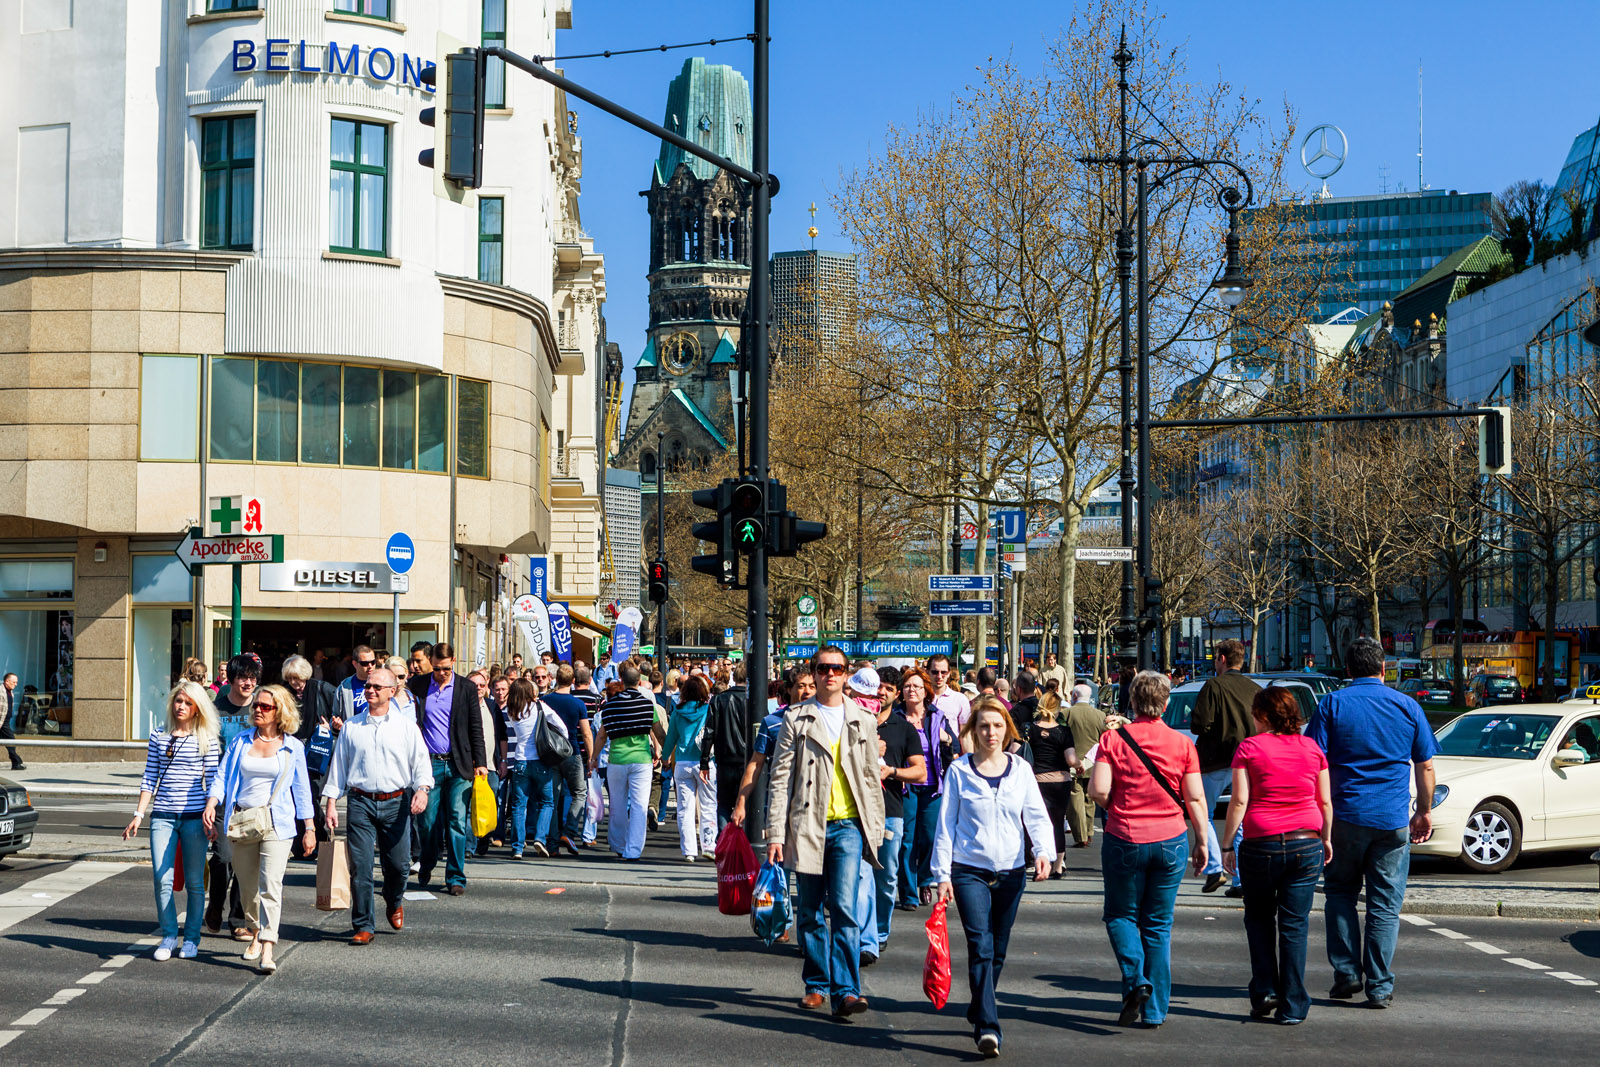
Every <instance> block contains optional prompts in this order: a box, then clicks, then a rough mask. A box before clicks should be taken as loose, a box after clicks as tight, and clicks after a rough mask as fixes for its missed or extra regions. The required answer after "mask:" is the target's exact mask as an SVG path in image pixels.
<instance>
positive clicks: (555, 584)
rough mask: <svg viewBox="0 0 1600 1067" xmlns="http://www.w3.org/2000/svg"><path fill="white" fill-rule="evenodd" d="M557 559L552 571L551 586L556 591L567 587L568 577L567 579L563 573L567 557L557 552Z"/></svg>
mask: <svg viewBox="0 0 1600 1067" xmlns="http://www.w3.org/2000/svg"><path fill="white" fill-rule="evenodd" d="M555 560H556V565H555V567H554V568H553V569H552V572H551V578H550V588H551V589H553V590H555V591H556V592H560V591H561V590H563V589H565V588H566V579H565V577H564V575H563V573H562V572H563V571H565V570H566V566H565V561H566V560H565V557H564V556H563V555H562V554H561V553H560V552H557V553H556V556H555Z"/></svg>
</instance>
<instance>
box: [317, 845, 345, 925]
mask: <svg viewBox="0 0 1600 1067" xmlns="http://www.w3.org/2000/svg"><path fill="white" fill-rule="evenodd" d="M349 907H350V860H349V856H348V854H347V853H346V852H345V845H344V840H343V839H342V838H334V839H333V840H332V841H324V842H323V843H322V847H321V848H319V849H317V910H318V911H346V910H348V909H349Z"/></svg>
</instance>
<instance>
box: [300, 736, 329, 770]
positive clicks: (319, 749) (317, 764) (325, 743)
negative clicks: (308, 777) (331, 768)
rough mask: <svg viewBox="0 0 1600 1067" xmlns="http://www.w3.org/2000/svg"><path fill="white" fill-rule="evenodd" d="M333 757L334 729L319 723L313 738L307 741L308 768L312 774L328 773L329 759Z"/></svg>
mask: <svg viewBox="0 0 1600 1067" xmlns="http://www.w3.org/2000/svg"><path fill="white" fill-rule="evenodd" d="M332 758H333V731H332V730H330V729H328V728H327V727H326V726H323V725H320V724H319V725H318V726H317V729H316V732H315V733H313V734H312V735H311V740H310V741H307V742H306V770H307V771H309V772H310V773H312V774H327V773H328V761H329V760H330V759H332Z"/></svg>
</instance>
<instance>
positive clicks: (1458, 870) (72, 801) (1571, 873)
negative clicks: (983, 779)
mask: <svg viewBox="0 0 1600 1067" xmlns="http://www.w3.org/2000/svg"><path fill="white" fill-rule="evenodd" d="M34 803H35V805H36V806H37V807H38V809H39V830H38V832H39V833H45V834H71V835H73V836H80V835H82V836H98V835H105V836H115V835H117V834H120V833H121V832H122V828H123V827H124V826H126V825H127V824H128V812H129V811H131V810H132V805H131V803H130V802H129V801H127V800H105V799H97V798H92V797H91V798H81V799H79V798H72V797H38V798H35V801H34ZM676 834H677V828H676V824H675V823H670V822H669V823H668V824H667V825H666V827H665V828H664V829H663V831H660V832H658V833H656V834H652V835H651V842H652V844H653V845H654V844H657V843H659V844H662V845H663V846H664V847H665V846H666V845H667V844H668V843H669V842H671V841H675V840H676ZM1069 844H1070V840H1069ZM669 852H670V850H669ZM669 852H664V853H663V855H667V854H669ZM1593 852H1594V850H1593V849H1587V848H1586V849H1581V850H1576V851H1564V852H1532V853H1527V854H1525V855H1523V856H1521V857H1520V858H1519V859H1518V860H1517V862H1516V863H1515V864H1513V865H1512V866H1511V868H1510V869H1509V870H1507V871H1506V872H1505V874H1504V877H1505V878H1507V879H1516V880H1525V881H1538V882H1569V883H1574V884H1583V885H1591V886H1592V885H1594V884H1595V880H1596V870H1595V864H1594V863H1593V861H1591V860H1590V859H1589V857H1590V856H1591V855H1592V854H1593ZM671 854H675V853H671ZM24 855H25V854H24ZM1067 860H1068V863H1069V864H1071V866H1072V868H1073V869H1074V870H1085V869H1088V870H1094V871H1098V870H1099V862H1100V850H1099V848H1096V847H1091V848H1086V849H1072V850H1071V851H1069V852H1068V853H1067ZM1412 877H1414V878H1415V879H1417V880H1418V881H1419V882H1430V883H1431V882H1451V881H1471V882H1478V883H1481V882H1484V881H1485V880H1492V879H1494V878H1495V877H1496V876H1495V875H1481V874H1474V873H1472V872H1471V871H1468V870H1467V869H1466V868H1465V867H1462V866H1461V865H1460V864H1459V863H1454V862H1452V861H1449V860H1440V859H1436V858H1433V857H1429V856H1419V857H1414V858H1413V859H1412Z"/></svg>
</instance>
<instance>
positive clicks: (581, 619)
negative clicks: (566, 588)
mask: <svg viewBox="0 0 1600 1067" xmlns="http://www.w3.org/2000/svg"><path fill="white" fill-rule="evenodd" d="M567 614H568V615H570V616H571V617H572V623H573V625H574V626H582V627H583V628H584V629H586V630H590V631H593V632H594V633H596V634H599V635H600V636H601V637H610V636H611V627H609V626H606V625H604V624H602V623H598V622H595V621H594V620H593V619H591V618H589V617H588V616H585V615H579V614H578V613H577V612H576V611H572V610H571V609H568V611H567Z"/></svg>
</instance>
